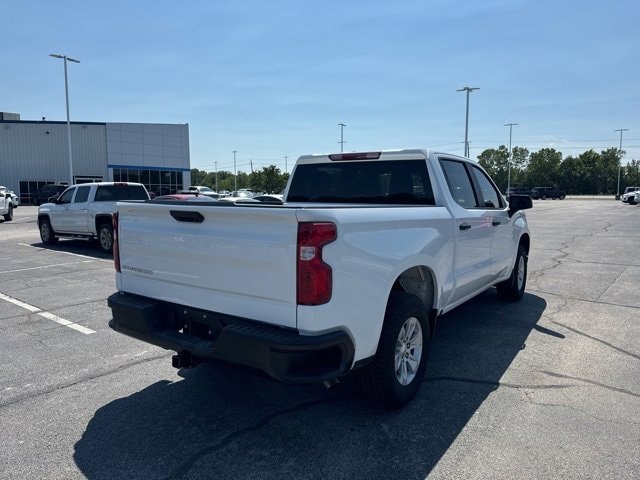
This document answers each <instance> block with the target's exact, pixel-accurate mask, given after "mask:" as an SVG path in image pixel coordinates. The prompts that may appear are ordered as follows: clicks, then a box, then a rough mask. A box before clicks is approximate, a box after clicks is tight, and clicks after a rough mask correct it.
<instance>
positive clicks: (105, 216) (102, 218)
mask: <svg viewBox="0 0 640 480" xmlns="http://www.w3.org/2000/svg"><path fill="white" fill-rule="evenodd" d="M112 222H113V216H112V215H111V214H109V213H101V214H99V215H96V218H95V221H94V223H95V226H96V235H97V234H98V232H99V230H100V226H102V225H104V224H105V223H107V224H109V225H111V224H112Z"/></svg>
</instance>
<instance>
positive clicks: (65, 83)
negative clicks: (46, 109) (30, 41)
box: [49, 53, 80, 185]
mask: <svg viewBox="0 0 640 480" xmlns="http://www.w3.org/2000/svg"><path fill="white" fill-rule="evenodd" d="M49 56H50V57H53V58H62V59H63V60H64V95H65V98H66V101H67V146H68V148H69V182H70V183H69V185H73V183H74V182H73V153H72V152H71V121H70V119H69V81H68V80H67V62H73V63H80V60H76V59H75V58H71V57H67V56H66V55H60V54H58V53H51V54H49Z"/></svg>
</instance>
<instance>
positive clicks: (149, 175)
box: [113, 168, 183, 195]
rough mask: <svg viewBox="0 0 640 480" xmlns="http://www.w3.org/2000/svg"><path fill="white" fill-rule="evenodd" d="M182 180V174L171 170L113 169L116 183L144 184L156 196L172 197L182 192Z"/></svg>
mask: <svg viewBox="0 0 640 480" xmlns="http://www.w3.org/2000/svg"><path fill="white" fill-rule="evenodd" d="M182 179H183V175H182V172H176V171H170V170H142V169H140V170H138V169H133V168H131V169H128V168H114V169H113V181H114V182H134V183H142V184H143V185H144V186H145V187H146V188H147V190H148V191H149V192H153V193H155V194H156V195H170V194H174V193H176V192H178V191H180V190H182V188H183V183H182Z"/></svg>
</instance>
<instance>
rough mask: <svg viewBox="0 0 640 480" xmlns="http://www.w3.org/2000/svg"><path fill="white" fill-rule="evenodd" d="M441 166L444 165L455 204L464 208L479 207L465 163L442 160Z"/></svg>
mask: <svg viewBox="0 0 640 480" xmlns="http://www.w3.org/2000/svg"><path fill="white" fill-rule="evenodd" d="M440 165H442V169H443V170H444V176H445V177H446V179H447V185H449V191H450V192H451V196H452V197H453V199H454V200H455V202H456V203H457V204H458V205H460V206H461V207H463V208H476V207H478V203H477V202H476V197H475V194H474V192H473V185H472V184H471V179H470V178H469V174H468V173H467V169H466V168H465V166H464V163H463V162H458V161H456V160H441V161H440Z"/></svg>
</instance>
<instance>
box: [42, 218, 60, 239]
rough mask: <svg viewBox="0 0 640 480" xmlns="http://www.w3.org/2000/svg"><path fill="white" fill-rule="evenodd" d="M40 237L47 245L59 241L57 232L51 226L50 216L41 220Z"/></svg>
mask: <svg viewBox="0 0 640 480" xmlns="http://www.w3.org/2000/svg"><path fill="white" fill-rule="evenodd" d="M39 228H40V239H41V240H42V243H44V244H46V245H53V244H55V243H58V237H56V232H55V231H54V230H53V228H52V227H51V222H49V219H48V218H43V219H42V220H40V226H39Z"/></svg>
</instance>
